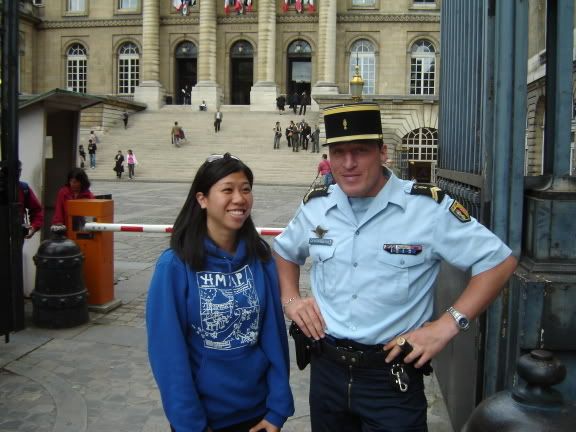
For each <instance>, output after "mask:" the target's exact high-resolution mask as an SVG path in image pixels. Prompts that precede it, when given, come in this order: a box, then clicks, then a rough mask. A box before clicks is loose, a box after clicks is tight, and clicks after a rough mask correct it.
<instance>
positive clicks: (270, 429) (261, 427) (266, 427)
mask: <svg viewBox="0 0 576 432" xmlns="http://www.w3.org/2000/svg"><path fill="white" fill-rule="evenodd" d="M260 431H266V432H280V428H279V427H276V426H274V425H273V424H272V423H270V422H269V421H266V420H264V419H262V420H261V421H260V423H258V424H257V425H256V426H254V427H252V428H250V430H249V431H248V432H260Z"/></svg>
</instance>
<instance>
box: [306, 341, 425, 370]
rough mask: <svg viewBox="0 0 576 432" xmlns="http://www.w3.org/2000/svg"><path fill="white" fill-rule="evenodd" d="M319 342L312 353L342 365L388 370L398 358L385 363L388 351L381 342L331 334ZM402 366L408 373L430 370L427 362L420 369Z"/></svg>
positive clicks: (408, 365) (409, 365)
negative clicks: (351, 339)
mask: <svg viewBox="0 0 576 432" xmlns="http://www.w3.org/2000/svg"><path fill="white" fill-rule="evenodd" d="M319 343H320V349H319V350H312V353H313V354H315V355H318V356H322V357H323V358H325V359H327V360H331V361H333V362H335V363H338V364H341V365H344V366H354V367H358V368H363V369H383V370H389V369H390V368H391V367H392V366H393V364H396V363H398V360H399V359H398V358H396V359H394V361H393V362H392V363H386V361H385V360H386V357H387V356H388V353H389V352H390V351H389V350H384V345H382V344H378V345H364V344H360V343H358V342H354V341H350V340H346V339H336V338H333V337H331V336H327V337H325V338H324V339H321V340H320V341H319ZM400 362H401V360H400ZM404 366H405V368H406V372H408V374H409V375H413V374H417V373H423V374H425V375H429V374H430V373H431V372H432V368H431V366H430V363H429V362H428V363H426V364H425V365H424V366H423V367H422V368H420V369H416V368H414V367H413V366H412V365H411V364H407V365H404Z"/></svg>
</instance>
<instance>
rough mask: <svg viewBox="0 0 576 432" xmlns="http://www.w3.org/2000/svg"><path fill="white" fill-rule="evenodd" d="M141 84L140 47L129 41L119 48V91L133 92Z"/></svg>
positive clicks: (124, 92) (122, 92)
mask: <svg viewBox="0 0 576 432" xmlns="http://www.w3.org/2000/svg"><path fill="white" fill-rule="evenodd" d="M139 84H140V53H139V51H138V47H137V46H136V45H135V44H134V43H132V42H127V43H125V44H123V45H122V46H120V49H119V50H118V93H119V94H133V93H134V89H135V88H136V87H138V85H139Z"/></svg>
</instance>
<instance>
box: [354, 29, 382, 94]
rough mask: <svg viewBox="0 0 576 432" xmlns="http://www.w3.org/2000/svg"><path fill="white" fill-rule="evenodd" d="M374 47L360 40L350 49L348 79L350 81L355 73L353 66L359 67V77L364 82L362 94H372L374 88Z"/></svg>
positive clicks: (368, 42)
mask: <svg viewBox="0 0 576 432" xmlns="http://www.w3.org/2000/svg"><path fill="white" fill-rule="evenodd" d="M374 52H375V50H374V45H373V44H372V42H370V41H368V40H366V39H361V40H358V41H356V42H354V44H353V45H352V48H351V49H350V67H349V70H350V72H349V74H350V77H349V79H350V80H351V79H352V77H353V76H354V73H355V70H354V69H355V66H356V64H358V66H360V75H361V76H362V79H363V80H364V88H363V89H362V94H374V93H375V86H376V56H375V54H374Z"/></svg>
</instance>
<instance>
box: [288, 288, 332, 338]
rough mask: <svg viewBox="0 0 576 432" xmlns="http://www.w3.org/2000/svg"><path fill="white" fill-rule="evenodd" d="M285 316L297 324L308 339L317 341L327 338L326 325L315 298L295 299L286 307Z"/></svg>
mask: <svg viewBox="0 0 576 432" xmlns="http://www.w3.org/2000/svg"><path fill="white" fill-rule="evenodd" d="M284 314H285V315H286V317H288V318H290V319H291V320H292V321H294V322H295V323H296V325H297V326H298V327H300V329H301V330H302V331H303V332H304V334H305V335H306V336H308V337H311V338H313V339H315V340H318V339H321V338H323V337H324V336H325V333H324V328H325V327H326V323H325V322H324V318H322V313H320V308H318V305H317V304H316V300H315V299H314V297H306V298H300V297H298V298H295V299H293V300H291V301H289V302H288V304H286V305H285V306H284Z"/></svg>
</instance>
